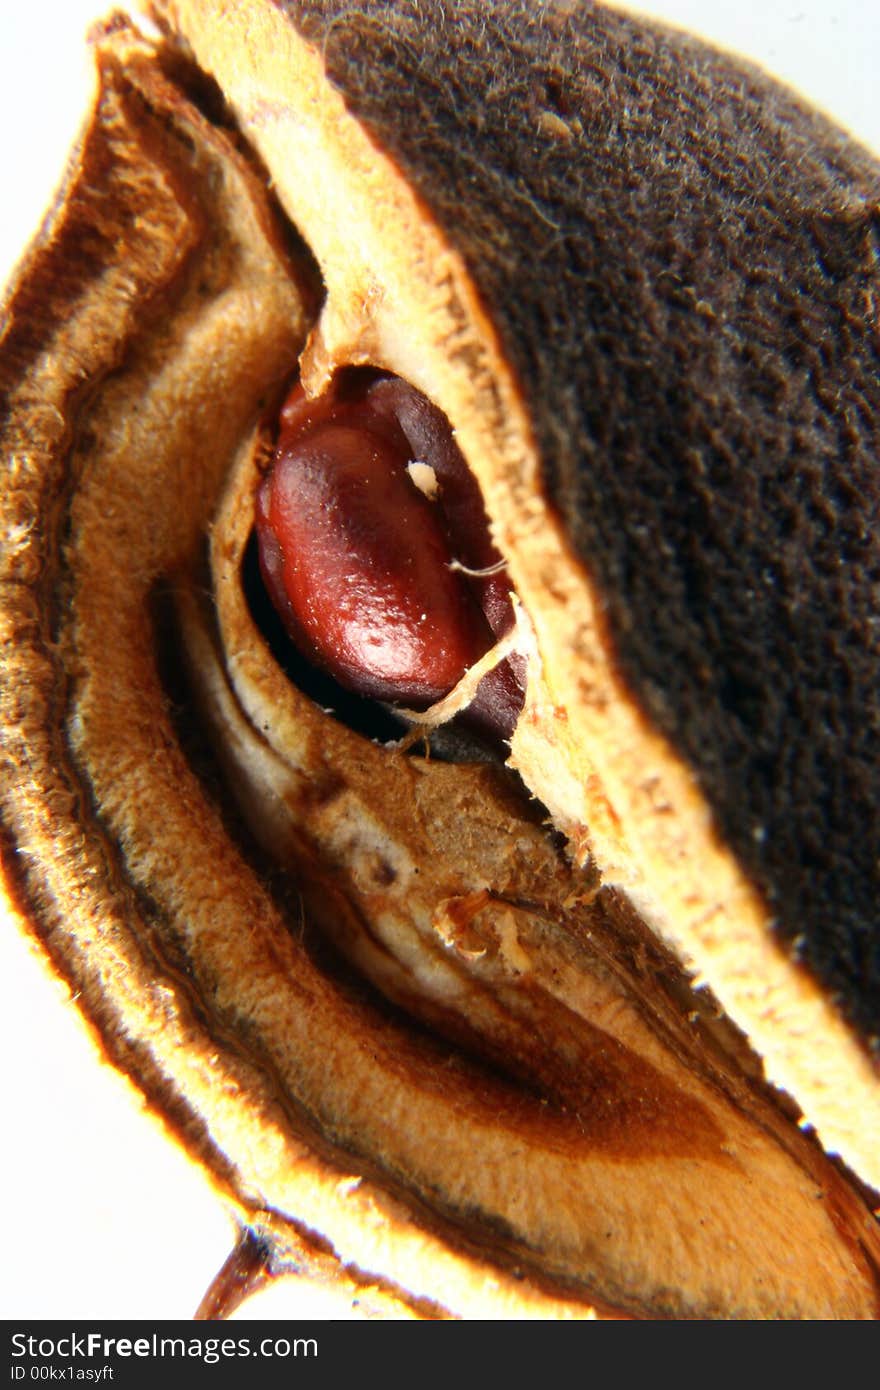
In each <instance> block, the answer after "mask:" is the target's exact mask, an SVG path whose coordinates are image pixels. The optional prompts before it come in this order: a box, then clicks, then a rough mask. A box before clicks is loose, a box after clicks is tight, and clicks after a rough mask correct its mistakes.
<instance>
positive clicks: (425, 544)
mask: <svg viewBox="0 0 880 1390" xmlns="http://www.w3.org/2000/svg"><path fill="white" fill-rule="evenodd" d="M256 529H257V538H258V542H259V553H260V567H261V571H262V574H263V579H264V582H265V585H266V588H267V590H268V592H269V595H270V597H271V599H272V602H273V604H274V606H275V608H276V609H277V611H278V613H279V615H280V616H281V619H282V621H283V623H284V626H285V628H286V630H287V633H288V635H289V636H290V637H291V639H292V640H293V642H294V643H295V644H296V646H297V647H298V648H299V649H300V651H301V652H302V653H303V654H304V655H306V656H307V657H308V658H309V659H310V660H312V661H313V662H314V663H315V664H316V665H318V666H319V667H321V668H322V669H323V670H325V671H327V672H328V673H329V674H330V675H331V676H333V677H334V679H336V680H337V681H338V682H339V683H340V684H341V685H343V686H345V687H346V688H348V689H350V690H353V691H355V692H356V693H358V694H362V695H367V696H371V697H373V698H376V699H380V700H384V701H389V702H392V703H402V704H409V705H412V706H415V707H417V708H418V707H427V706H428V705H430V704H432V703H434V702H435V701H436V700H438V699H440V698H442V697H443V696H444V695H446V694H448V692H449V691H450V690H451V689H452V688H453V686H455V685H456V684H457V682H458V681H459V680H460V679H461V677H462V676H463V675H464V673H465V671H466V670H467V669H468V668H469V667H470V666H472V665H473V664H474V663H475V662H476V661H478V660H479V658H480V657H481V656H483V655H484V653H485V652H487V651H488V650H489V648H490V647H491V646H492V645H493V643H494V642H495V641H496V640H497V638H498V637H499V636H500V635H502V634H503V633H504V632H505V631H507V630H508V629H509V627H510V625H511V622H512V608H511V604H510V598H509V593H508V585H507V582H506V578H505V576H504V575H503V574H493V575H489V576H479V577H474V576H472V575H471V574H470V573H469V572H470V571H473V570H483V569H486V568H492V567H493V566H494V565H496V564H497V562H498V559H499V556H498V554H497V552H496V551H495V549H494V547H493V545H492V543H491V539H490V536H489V530H488V522H487V519H486V514H485V510H484V508H483V504H482V498H481V496H480V493H479V489H478V488H477V485H476V482H475V480H474V478H473V477H472V475H471V473H470V471H469V470H468V468H467V465H466V464H465V462H464V459H463V458H462V455H461V452H460V451H459V449H458V447H457V446H456V444H455V441H454V439H453V437H452V433H451V431H450V428H449V425H448V422H447V421H446V419H445V417H444V416H443V415H442V414H441V412H440V411H438V410H437V409H436V408H435V407H434V406H432V405H431V404H430V402H429V401H427V400H426V399H425V398H424V397H423V396H421V395H420V393H419V392H417V391H416V390H415V389H414V388H413V387H411V386H408V385H407V384H406V383H405V382H402V381H400V380H399V379H396V378H389V377H378V378H376V377H370V378H364V377H361V378H355V379H354V382H353V383H351V382H350V383H349V384H348V385H347V387H346V388H342V387H338V386H337V387H334V389H332V390H331V391H330V392H328V393H327V395H325V396H324V397H322V398H321V399H320V400H318V401H309V400H308V399H307V398H306V396H305V394H304V393H303V391H302V390H301V388H299V387H297V388H295V389H294V391H292V392H291V394H290V396H289V397H288V399H287V401H286V402H285V405H284V407H283V409H282V412H281V430H280V435H279V439H278V444H277V447H276V451H275V457H274V461H273V464H272V467H271V470H270V472H269V473H268V475H267V476H266V478H265V479H264V481H263V483H262V485H261V487H260V489H259V492H258V496H257V515H256ZM456 562H457V563H456ZM522 698H523V694H522V689H521V687H520V684H519V682H518V680H517V679H516V676H515V674H514V672H513V670H512V668H511V666H510V664H509V663H505V664H504V666H503V667H501V668H498V669H497V670H496V671H494V672H492V673H491V674H490V676H488V677H486V679H485V680H484V681H483V682H482V683H481V686H480V689H479V691H478V694H477V698H476V700H475V701H474V705H473V706H472V709H471V722H472V723H475V724H477V725H478V726H482V727H483V728H484V729H486V730H488V731H490V732H492V733H494V734H496V735H500V736H501V737H509V735H510V733H511V731H512V729H513V726H514V724H515V722H516V717H517V715H518V713H519V709H520V708H521V705H522Z"/></svg>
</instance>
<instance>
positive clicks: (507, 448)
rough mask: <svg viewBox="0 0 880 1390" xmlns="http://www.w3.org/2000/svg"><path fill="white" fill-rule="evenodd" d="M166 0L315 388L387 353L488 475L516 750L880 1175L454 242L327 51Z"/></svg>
mask: <svg viewBox="0 0 880 1390" xmlns="http://www.w3.org/2000/svg"><path fill="white" fill-rule="evenodd" d="M164 8H165V9H167V11H168V12H169V13H171V14H172V15H173V17H174V20H175V23H176V24H177V26H178V27H179V29H180V31H181V32H182V33H183V34H184V35H185V37H186V38H187V40H188V42H189V43H190V44H191V45H192V48H193V51H194V54H195V56H196V59H197V61H198V62H199V64H200V65H201V66H202V67H204V68H205V69H206V70H207V71H208V72H210V73H212V74H213V75H214V76H215V77H216V78H217V80H218V82H219V83H220V86H221V87H222V89H223V91H224V92H225V94H226V96H227V98H228V100H229V101H230V103H231V105H232V106H233V108H234V110H235V112H236V114H237V117H238V120H239V121H240V123H241V127H242V129H243V131H244V132H245V134H246V136H247V138H248V140H249V141H250V142H251V143H252V144H253V146H254V147H255V148H256V149H257V150H258V151H259V153H260V155H261V156H262V158H263V159H264V160H265V162H266V164H267V166H268V168H269V169H270V171H271V173H272V177H273V182H274V186H275V189H276V192H277V194H278V196H279V199H280V200H281V202H282V204H283V205H284V207H285V209H286V211H287V213H288V215H289V216H290V217H291V219H292V221H293V222H294V223H295V225H296V226H297V227H298V228H299V230H300V231H301V232H302V234H303V236H304V237H305V239H306V241H307V243H308V244H309V246H310V247H311V248H312V250H313V252H314V253H315V255H316V256H317V258H318V260H319V263H320V266H321V271H322V274H323V276H324V279H325V282H326V286H327V291H328V297H327V307H326V310H325V313H324V315H323V317H322V319H321V323H320V326H319V330H318V332H317V333H316V334H315V335H314V337H313V340H312V343H311V345H310V348H309V351H308V352H307V353H306V355H305V358H304V365H303V377H304V381H305V383H306V385H307V387H308V388H309V389H311V390H313V391H318V390H320V389H321V387H322V386H323V385H324V384H325V383H326V381H327V379H328V377H329V375H330V374H331V373H332V371H333V370H334V368H335V367H336V366H337V365H339V364H350V363H358V362H369V363H373V364H375V365H378V366H382V367H385V368H387V369H389V370H391V371H394V372H397V373H398V374H399V375H401V376H403V377H404V378H406V379H407V380H409V381H411V382H412V383H413V384H415V385H416V386H418V387H419V388H420V389H421V390H422V391H424V392H425V394H426V395H428V396H429V397H430V398H431V399H432V400H434V401H435V402H436V403H437V404H438V405H439V406H441V408H442V409H444V410H445V412H446V413H447V415H448V416H449V417H450V419H451V421H452V423H453V426H454V428H455V431H456V435H457V439H458V442H459V444H460V446H461V448H462V450H463V452H464V454H465V456H466V457H467V459H468V461H469V463H470V464H471V466H472V468H473V470H474V472H475V473H476V475H477V477H478V479H479V481H480V484H481V486H482V488H483V491H484V495H485V497H486V500H487V504H488V507H489V511H490V514H491V515H492V517H493V518H494V521H495V538H496V541H497V544H498V546H499V548H500V550H501V551H502V553H503V554H504V555H505V557H506V558H507V560H508V562H509V566H510V573H511V578H512V581H513V584H514V586H515V588H516V590H517V592H518V594H519V596H520V599H521V601H522V604H523V606H524V608H525V610H526V612H527V613H528V616H529V620H530V622H531V624H532V626H533V628H534V632H535V636H536V641H537V648H538V652H539V654H540V661H539V662H533V663H532V666H531V680H530V685H529V692H528V701H527V706H526V711H525V714H524V716H523V718H522V719H521V720H520V724H519V727H518V729H517V732H516V735H515V737H514V740H513V745H512V756H511V761H512V763H513V764H514V765H515V766H516V767H517V768H519V769H520V771H521V772H522V773H523V776H524V777H525V779H526V781H527V783H528V784H529V785H530V786H531V787H532V789H533V790H534V792H535V793H536V795H537V796H539V797H540V798H541V800H542V801H543V802H544V803H545V804H546V805H547V806H548V808H549V809H550V811H551V812H552V814H553V816H554V819H555V821H556V823H557V824H558V825H559V826H560V827H561V828H563V829H564V830H565V832H566V833H567V835H568V836H569V838H570V841H571V844H572V846H573V848H574V851H575V853H576V854H578V855H579V856H580V857H583V858H585V857H586V856H587V855H588V854H592V855H593V856H595V859H596V861H597V862H598V863H599V864H600V865H601V867H602V871H603V876H604V877H605V880H606V882H612V883H618V884H620V885H621V887H622V888H624V889H625V891H626V892H627V894H628V895H629V896H630V898H631V899H632V901H633V902H635V903H636V904H637V906H638V907H639V910H640V911H641V913H642V914H643V916H644V918H645V920H646V921H648V922H649V923H650V924H651V925H652V926H653V927H654V929H655V930H656V931H657V932H658V933H659V934H660V935H661V936H662V938H663V939H664V940H666V941H667V942H669V943H670V944H671V946H672V947H673V948H674V949H675V951H676V952H677V954H678V955H679V957H680V959H681V960H682V961H683V962H684V963H685V964H686V965H687V966H688V967H689V968H691V969H692V970H693V971H694V972H695V975H696V978H697V981H699V979H700V978H705V979H706V980H707V981H708V983H709V984H710V985H711V987H712V989H713V990H714V992H715V994H716V995H717V997H718V998H719V1000H720V1001H721V1003H722V1005H723V1006H724V1008H725V1009H726V1011H727V1012H728V1014H729V1015H730V1017H731V1018H733V1019H734V1020H735V1021H736V1022H737V1023H738V1024H739V1025H740V1026H741V1027H742V1028H743V1029H744V1030H745V1031H746V1033H747V1034H748V1036H749V1038H750V1039H751V1041H752V1043H753V1044H754V1046H755V1047H756V1048H757V1050H758V1051H759V1052H760V1054H761V1055H762V1057H763V1059H764V1062H765V1066H766V1071H767V1075H768V1077H769V1078H770V1079H771V1080H772V1081H773V1082H774V1083H776V1084H777V1085H779V1086H781V1087H783V1088H784V1089H785V1090H787V1091H789V1092H790V1093H791V1094H792V1095H794V1096H795V1097H796V1098H797V1100H798V1101H799V1103H800V1105H801V1106H802V1107H803V1110H804V1113H805V1114H806V1116H807V1117H808V1119H809V1120H810V1122H811V1123H812V1124H813V1125H814V1126H815V1127H816V1129H817V1131H818V1133H819V1134H820V1136H821V1138H822V1141H823V1143H824V1144H825V1145H826V1147H827V1148H828V1149H829V1150H831V1151H834V1152H839V1153H840V1154H841V1155H842V1156H843V1157H844V1158H845V1159H846V1161H847V1162H848V1163H850V1164H851V1165H852V1166H853V1167H854V1168H855V1169H856V1170H857V1171H858V1172H859V1173H860V1174H861V1175H862V1176H863V1177H864V1178H865V1179H866V1180H867V1181H869V1182H870V1183H872V1184H873V1185H874V1186H876V1187H878V1188H880V1087H878V1083H877V1077H876V1073H875V1071H874V1069H873V1067H872V1064H871V1062H870V1059H869V1057H868V1055H867V1053H866V1051H865V1050H864V1049H863V1047H862V1046H861V1045H860V1044H859V1042H858V1041H857V1040H856V1039H855V1038H854V1037H853V1035H852V1034H851V1032H850V1031H849V1029H848V1028H847V1026H846V1025H845V1024H844V1023H843V1022H842V1020H841V1018H840V1017H839V1015H838V1014H837V1012H836V1011H835V1009H834V1007H833V1006H832V1004H831V1003H830V1002H829V1001H828V1000H827V999H826V998H825V997H824V996H823V994H822V992H821V990H820V989H819V988H818V987H817V986H816V984H815V983H814V982H813V981H812V980H811V979H810V978H809V977H808V976H807V975H806V973H805V972H804V971H803V970H802V969H801V968H799V967H798V965H797V964H796V963H795V962H793V961H792V960H790V959H789V958H788V957H787V956H786V955H785V954H784V953H783V952H782V951H781V950H780V949H779V948H778V947H777V946H776V944H775V942H774V940H773V937H772V934H771V931H770V921H769V914H768V911H767V909H766V907H765V905H764V903H763V901H762V900H761V898H760V897H759V895H758V894H757V893H756V892H755V890H754V889H753V888H752V887H751V885H750V884H749V882H748V881H747V880H746V879H745V877H744V875H743V874H742V872H741V870H740V869H739V866H738V864H737V863H736V861H735V860H734V858H733V856H732V854H731V853H730V852H729V851H728V850H727V848H726V847H725V845H724V844H722V843H721V842H720V840H719V838H718V836H717V834H716V833H715V829H714V826H713V821H712V816H711V813H710V810H709V808H708V806H707V804H706V802H705V800H704V798H703V797H702V795H701V793H700V790H699V788H698V787H697V785H696V783H695V780H694V778H693V776H692V774H691V773H690V771H689V769H688V768H687V767H686V766H684V765H683V764H682V762H681V760H680V759H679V757H678V756H677V755H676V753H675V752H674V750H673V749H672V748H671V747H670V746H669V744H668V743H667V742H666V741H665V740H664V739H662V738H661V737H659V736H658V735H657V733H656V732H655V731H654V730H653V729H652V728H651V727H650V726H649V725H648V723H647V722H646V720H645V719H644V717H643V716H642V714H641V712H640V711H639V709H638V708H637V706H636V705H635V703H634V702H633V700H632V698H631V696H630V694H629V691H628V690H627V689H626V688H624V686H623V685H622V683H621V681H620V678H619V676H618V674H617V671H616V667H615V663H614V659H613V653H612V652H611V651H609V649H608V646H607V642H606V640H605V638H604V636H603V632H602V628H601V626H600V623H599V621H598V613H599V611H600V609H599V604H600V599H599V596H598V595H597V594H596V593H595V592H594V590H593V589H592V587H591V585H590V582H589V580H588V577H587V576H586V575H585V574H584V573H583V571H582V570H581V569H579V568H578V567H577V566H576V565H575V564H574V563H572V557H571V554H570V551H569V548H568V546H567V544H566V541H565V537H564V536H563V535H562V534H561V533H560V528H559V526H558V524H557V522H556V519H555V517H554V515H553V514H552V513H551V512H549V511H548V510H547V508H546V507H545V505H544V503H543V501H542V497H541V492H540V488H539V486H538V482H537V479H538V466H537V460H536V456H535V451H534V444H533V440H532V436H531V434H530V429H529V422H528V420H527V418H526V417H525V415H524V413H523V407H522V403H521V401H520V399H519V396H518V395H517V392H516V390H515V388H514V384H513V382H512V380H511V379H510V376H509V374H508V372H507V371H506V369H505V365H504V361H503V358H502V356H501V354H500V352H499V351H498V345H497V342H496V340H495V337H494V334H493V330H492V327H491V325H490V324H489V323H488V322H487V321H486V318H485V316H484V314H483V312H482V310H481V307H480V305H479V303H478V301H477V298H476V296H475V294H474V292H473V289H472V286H471V284H470V282H469V279H468V276H467V274H466V271H465V269H464V267H463V265H462V264H461V262H460V260H459V259H458V258H457V257H456V255H455V254H454V253H453V252H452V251H451V250H450V248H449V246H448V245H447V244H446V243H445V241H444V239H443V238H442V237H441V235H440V233H439V231H438V230H437V229H436V228H435V227H434V226H433V225H432V224H431V223H430V221H429V220H428V219H427V217H426V215H425V209H424V208H423V207H422V206H420V205H419V204H418V203H417V202H416V200H415V198H414V197H413V195H412V194H411V192H410V191H409V190H408V189H407V187H406V186H405V184H404V182H403V180H402V179H401V178H400V176H399V175H398V173H397V172H396V170H395V169H394V167H393V166H392V165H391V164H390V162H389V161H388V160H387V159H386V158H385V157H384V156H383V155H382V154H381V152H379V151H378V150H377V149H376V148H375V147H374V146H373V145H372V144H371V142H370V141H369V139H368V138H367V136H366V135H365V133H364V131H363V130H362V129H361V128H360V127H359V126H358V124H357V123H356V122H355V121H354V120H353V119H352V117H351V116H350V115H349V114H348V112H347V111H346V109H345V106H344V104H343V101H342V99H341V97H339V96H336V95H334V94H333V92H332V90H331V89H329V88H328V85H327V82H326V79H325V75H324V72H323V67H322V62H321V57H320V54H319V53H317V52H315V51H313V50H312V49H311V48H310V47H309V46H308V45H307V44H305V43H304V42H303V41H302V40H301V39H300V38H299V37H298V36H297V34H296V33H295V30H294V28H293V26H292V25H291V24H289V23H287V22H286V21H285V20H284V18H283V16H282V15H281V14H279V13H278V12H277V11H276V10H275V9H274V8H272V7H270V6H265V5H262V4H257V3H254V0H244V2H243V3H240V4H235V5H233V6H230V7H228V10H227V11H226V12H225V13H224V17H223V21H222V22H220V23H218V22H217V7H216V5H213V4H211V5H208V4H204V3H200V2H199V0H195V2H194V3H177V4H171V5H168V6H165V7H164ZM294 94H295V97H294ZM309 168H310V169H315V168H321V169H322V178H321V180H320V181H319V182H317V183H314V184H313V183H311V181H309V182H308V183H306V182H305V181H304V180H303V178H302V170H303V169H309ZM343 188H344V189H345V197H346V204H347V207H348V209H349V215H348V216H347V217H346V218H345V219H344V221H341V220H340V219H339V218H338V216H337V212H336V208H337V204H336V202H335V193H336V191H337V190H339V189H343ZM330 190H332V192H331V191H330Z"/></svg>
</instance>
